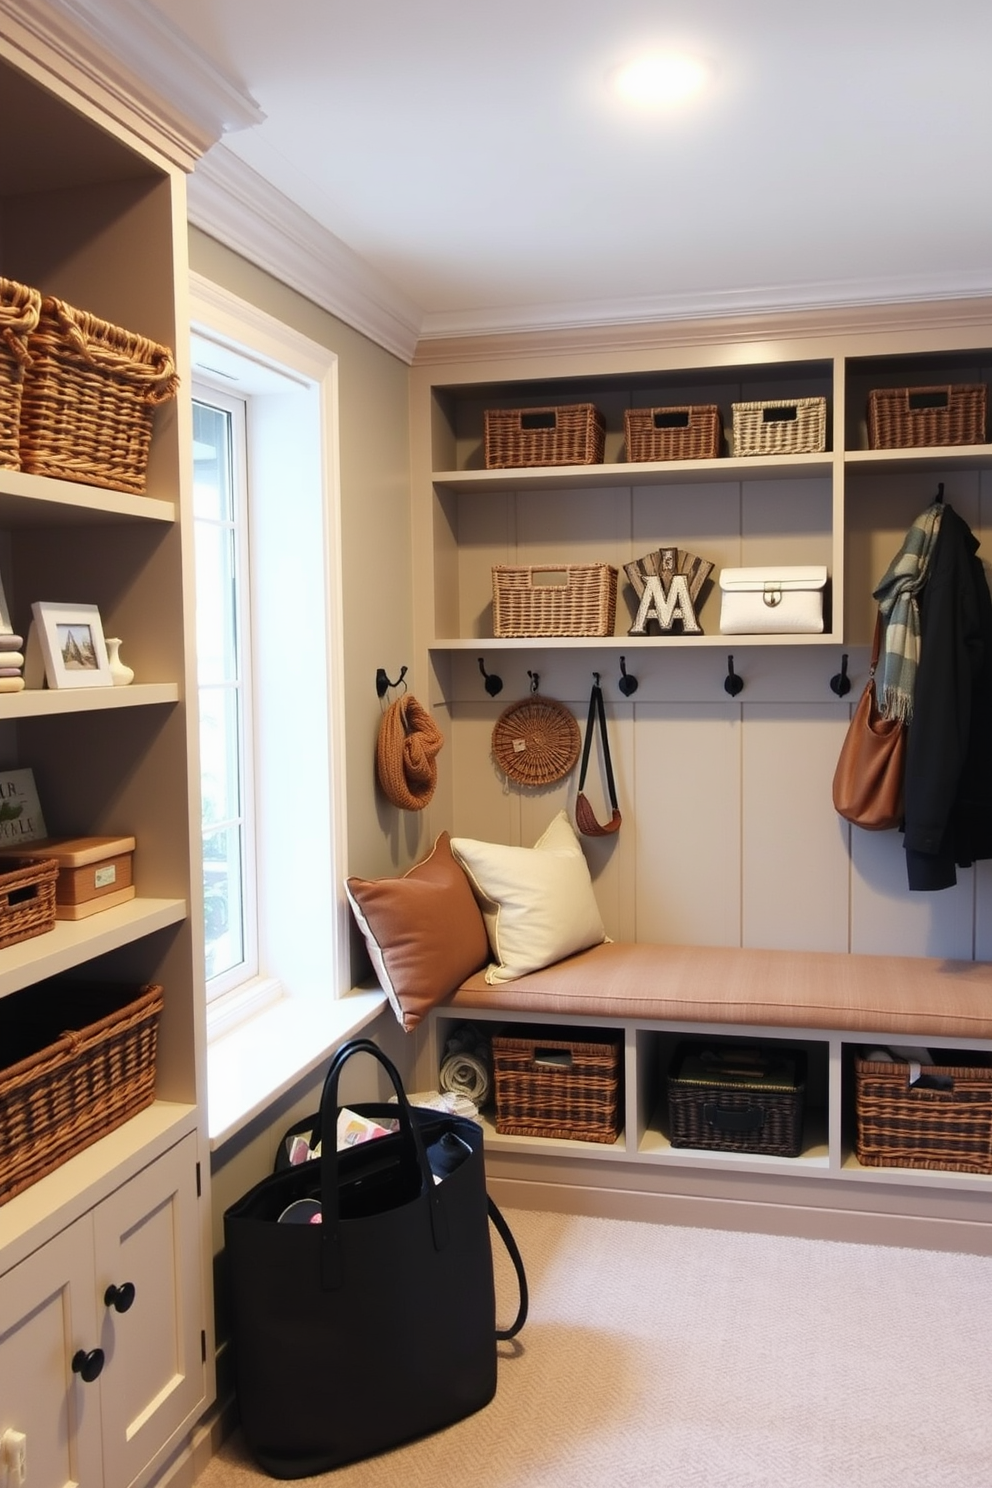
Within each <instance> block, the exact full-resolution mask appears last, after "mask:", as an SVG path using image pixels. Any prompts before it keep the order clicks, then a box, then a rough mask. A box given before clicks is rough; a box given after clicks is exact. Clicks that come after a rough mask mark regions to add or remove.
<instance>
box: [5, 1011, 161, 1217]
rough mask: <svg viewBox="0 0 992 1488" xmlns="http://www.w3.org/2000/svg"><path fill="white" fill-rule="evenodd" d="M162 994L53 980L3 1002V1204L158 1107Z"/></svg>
mask: <svg viewBox="0 0 992 1488" xmlns="http://www.w3.org/2000/svg"><path fill="white" fill-rule="evenodd" d="M162 1002H163V998H162V988H161V987H157V986H148V987H143V988H140V989H135V988H134V987H133V986H132V987H130V988H121V987H114V986H108V985H106V984H94V983H86V982H81V983H74V982H59V983H44V982H39V983H37V984H36V985H35V986H33V987H25V988H23V989H22V990H21V991H19V992H14V993H12V994H11V995H10V996H9V997H5V998H3V999H2V1000H0V1051H2V1052H0V1057H2V1058H4V1059H6V1060H9V1059H10V1057H11V1055H13V1058H14V1061H15V1062H13V1063H8V1064H7V1066H6V1067H5V1068H3V1069H0V1204H2V1203H6V1202H7V1200H8V1199H12V1198H13V1197H14V1195H15V1194H18V1193H20V1192H21V1191H22V1190H23V1189H25V1188H28V1187H29V1186H30V1185H31V1184H32V1183H37V1181H38V1179H39V1178H43V1177H44V1176H45V1175H46V1173H51V1172H53V1171H54V1169H55V1168H57V1167H59V1166H60V1165H61V1164H62V1163H64V1162H66V1161H67V1160H68V1159H69V1158H70V1157H74V1156H75V1155H76V1153H77V1152H81V1151H82V1150H83V1148H84V1147H89V1146H90V1145H91V1144H92V1143H93V1142H96V1141H97V1140H98V1139H99V1138H100V1137H102V1136H105V1135H106V1133H107V1132H110V1131H113V1130H114V1128H115V1127H118V1126H121V1125H123V1123H124V1122H125V1121H127V1120H129V1119H130V1118H131V1117H132V1116H134V1115H135V1114H136V1113H137V1112H138V1111H140V1110H142V1109H143V1108H144V1107H145V1106H148V1105H150V1104H151V1102H152V1100H153V1099H154V1096H155V1050H156V1044H157V1035H158V1019H159V1013H160V1012H161V1009H162Z"/></svg>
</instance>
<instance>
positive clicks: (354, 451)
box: [190, 229, 425, 1397]
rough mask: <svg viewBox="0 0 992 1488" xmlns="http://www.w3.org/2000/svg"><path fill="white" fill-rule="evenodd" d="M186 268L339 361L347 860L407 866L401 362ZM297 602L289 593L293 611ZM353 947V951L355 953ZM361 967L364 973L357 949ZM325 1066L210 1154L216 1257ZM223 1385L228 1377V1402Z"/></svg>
mask: <svg viewBox="0 0 992 1488" xmlns="http://www.w3.org/2000/svg"><path fill="white" fill-rule="evenodd" d="M190 266H191V268H192V269H193V271H194V272H195V273H198V274H201V275H203V276H204V277H205V278H206V279H209V280H210V281H212V282H213V283H215V284H218V285H220V286H221V287H222V288H224V289H226V290H227V291H229V292H230V293H231V294H234V295H237V296H238V297H239V298H240V299H243V300H245V301H246V302H247V303H249V304H251V305H254V306H255V307H256V308H258V309H260V310H262V311H264V312H265V313H266V314H268V315H271V316H273V317H274V318H276V319H277V320H279V321H280V322H282V323H283V324H284V325H287V326H289V327H291V328H292V329H293V330H295V331H297V332H299V334H300V335H303V336H307V337H308V338H309V339H310V340H312V341H315V342H317V343H318V344H319V345H321V346H326V347H327V348H328V349H329V350H331V351H333V352H334V353H335V354H336V356H337V357H338V393H339V425H340V468H341V526H342V545H343V553H342V563H341V570H342V575H343V611H344V668H345V675H344V689H343V695H344V708H345V729H346V760H345V768H346V770H347V782H348V862H347V867H348V869H349V870H350V871H352V872H355V873H360V874H363V875H366V876H372V875H375V874H386V873H391V872H394V871H396V870H397V869H403V868H405V867H406V866H408V864H409V862H410V861H412V860H413V858H414V856H415V855H416V853H417V852H418V850H419V847H420V839H421V837H422V836H423V834H424V831H425V825H424V824H423V823H420V822H413V823H410V824H409V825H408V824H406V823H402V824H401V825H400V826H399V827H396V826H395V825H394V822H393V820H392V819H393V818H395V817H397V816H398V815H399V813H397V812H395V811H394V810H393V809H392V808H389V807H387V806H385V805H384V804H383V802H382V799H381V797H379V796H378V793H377V790H376V786H375V775H374V749H375V738H376V732H377V730H378V725H379V719H380V716H381V707H380V702H379V699H378V697H377V696H376V690H375V673H376V668H377V667H379V666H383V667H385V668H386V670H387V672H388V674H389V675H390V676H396V675H397V674H398V672H399V670H400V667H402V666H404V665H406V666H408V667H410V673H409V681H410V690H411V691H414V690H415V688H416V686H417V678H416V677H415V675H414V668H413V662H414V657H413V654H412V645H411V640H410V636H411V629H412V620H411V608H412V598H411V574H412V565H411V559H410V453H409V416H408V370H407V368H406V366H405V365H404V364H403V363H402V362H400V361H399V360H397V358H396V357H394V356H392V355H390V353H389V352H386V351H384V350H382V348H381V347H379V346H376V345H375V344H374V343H373V342H371V341H369V340H368V339H367V338H366V337H364V336H362V335H360V334H359V333H358V332H356V331H354V330H352V329H351V328H350V327H349V326H347V325H345V324H344V323H343V322H342V321H340V320H338V319H336V317H334V316H333V315H329V314H328V313H327V312H326V311H324V310H321V309H320V308H319V307H318V306H316V305H314V304H313V303H312V302H311V301H309V300H307V299H305V298H304V297H303V296H302V295H300V294H297V293H296V292H295V291H294V290H291V289H288V288H287V287H286V286H285V285H283V284H280V283H279V282H278V281H277V280H275V279H274V278H272V276H271V275H269V274H267V273H265V272H263V271H262V270H260V269H257V268H255V267H254V266H253V265H251V264H249V263H247V262H246V261H245V260H244V259H242V258H240V257H239V256H238V255H236V254H234V253H232V252H231V251H230V250H229V249H227V248H225V247H224V246H223V245H222V244H220V243H217V242H216V241H214V240H213V239H211V238H208V237H207V236H205V235H204V234H203V233H201V232H199V231H197V230H196V229H191V231H190ZM291 602H292V596H291V595H287V610H289V608H290V606H291ZM356 950H357V948H356ZM356 971H357V972H363V971H364V966H363V965H362V963H361V962H360V960H359V959H358V956H357V954H356ZM368 1032H369V1033H370V1034H371V1036H372V1037H374V1038H376V1039H377V1041H378V1042H380V1043H381V1044H382V1045H383V1046H384V1047H385V1048H386V1050H387V1052H389V1053H390V1055H391V1056H392V1057H393V1058H394V1059H396V1060H397V1062H399V1063H400V1065H401V1067H403V1068H404V1074H406V1065H407V1061H408V1060H409V1059H410V1058H411V1057H412V1053H413V1048H412V1040H410V1041H407V1040H406V1039H405V1035H403V1033H402V1031H401V1030H400V1028H399V1025H398V1024H397V1023H396V1021H395V1019H394V1018H393V1016H392V1014H388V1015H386V1016H383V1017H381V1018H380V1019H379V1020H377V1022H376V1023H375V1024H373V1025H372V1027H371V1028H370V1029H369V1030H368ZM362 1065H363V1066H364V1067H362V1066H359V1065H356V1067H355V1069H354V1071H353V1072H352V1071H349V1074H350V1075H351V1078H350V1079H346V1083H345V1087H344V1090H343V1095H344V1098H345V1099H348V1100H361V1099H366V1100H367V1099H376V1098H378V1091H377V1090H376V1089H373V1088H372V1087H373V1085H374V1083H375V1071H374V1069H373V1067H372V1065H371V1062H370V1061H363V1062H362ZM323 1074H324V1070H323V1068H321V1069H319V1070H318V1071H316V1072H315V1073H314V1074H312V1075H310V1076H307V1077H306V1078H304V1079H302V1080H301V1081H300V1082H299V1084H298V1085H297V1086H296V1087H295V1088H294V1089H293V1090H291V1091H289V1092H288V1093H287V1094H286V1095H285V1096H283V1097H282V1098H281V1099H280V1100H279V1101H278V1102H277V1103H276V1104H274V1105H273V1107H272V1108H271V1110H270V1111H268V1112H267V1113H266V1114H265V1115H264V1116H262V1117H260V1118H258V1119H256V1120H255V1121H254V1122H253V1123H252V1124H251V1126H250V1127H248V1128H247V1129H246V1130H244V1131H243V1132H241V1133H240V1134H239V1135H238V1136H237V1137H236V1138H234V1139H232V1140H231V1141H230V1142H228V1143H226V1144H225V1145H224V1147H223V1148H221V1149H220V1150H218V1151H217V1152H215V1153H214V1155H213V1161H212V1165H211V1167H212V1178H211V1182H212V1208H213V1221H214V1226H213V1227H214V1254H215V1256H217V1257H220V1255H221V1253H222V1250H223V1213H224V1210H225V1209H226V1208H227V1207H228V1206H229V1205H230V1204H231V1203H233V1202H234V1200H235V1199H237V1198H238V1197H239V1196H240V1195H241V1194H242V1193H244V1192H245V1191H246V1190H247V1189H248V1188H250V1187H251V1186H252V1185H253V1184H254V1183H256V1182H257V1181H258V1180H259V1179H260V1178H261V1177H263V1176H264V1175H265V1174H266V1173H268V1172H269V1171H271V1168H272V1164H273V1161H274V1158H275V1153H276V1148H277V1146H278V1142H279V1139H280V1137H281V1135H282V1133H283V1132H284V1131H285V1130H286V1128H287V1127H288V1126H289V1125H291V1124H292V1123H293V1122H294V1121H295V1120H297V1119H298V1118H299V1117H301V1116H303V1115H306V1114H309V1113H310V1112H312V1111H313V1110H314V1109H315V1108H316V1106H317V1105H318V1103H319V1100H320V1089H321V1084H322V1081H323ZM217 1295H218V1339H219V1340H220V1341H221V1343H222V1342H223V1340H224V1338H225V1337H226V1333H227V1330H226V1327H225V1324H224V1309H223V1295H224V1287H223V1277H222V1275H220V1276H218V1289H217ZM223 1392H224V1385H223V1379H222V1382H221V1395H222V1397H223Z"/></svg>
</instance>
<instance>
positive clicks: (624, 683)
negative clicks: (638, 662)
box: [617, 656, 637, 697]
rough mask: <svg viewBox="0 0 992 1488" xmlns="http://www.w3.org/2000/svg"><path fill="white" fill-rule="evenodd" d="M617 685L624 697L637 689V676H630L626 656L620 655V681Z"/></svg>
mask: <svg viewBox="0 0 992 1488" xmlns="http://www.w3.org/2000/svg"><path fill="white" fill-rule="evenodd" d="M617 686H618V687H619V689H620V691H621V692H622V693H623V695H624V697H630V695H631V693H634V692H636V691H637V678H636V677H632V676H631V675H630V673H629V672H628V671H627V658H626V656H621V658H620V681H619V682H618V683H617Z"/></svg>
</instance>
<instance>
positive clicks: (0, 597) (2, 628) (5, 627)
mask: <svg viewBox="0 0 992 1488" xmlns="http://www.w3.org/2000/svg"><path fill="white" fill-rule="evenodd" d="M13 633H14V627H13V626H12V625H11V623H10V606H9V605H8V604H7V595H6V593H5V592H4V587H3V579H2V578H0V637H2V636H5V635H13ZM3 649H4V647H3V645H2V642H0V651H2V650H3Z"/></svg>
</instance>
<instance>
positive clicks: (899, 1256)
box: [198, 1211, 992, 1488]
mask: <svg viewBox="0 0 992 1488" xmlns="http://www.w3.org/2000/svg"><path fill="white" fill-rule="evenodd" d="M507 1218H508V1219H509V1220H510V1222H511V1225H512V1227H513V1230H514V1233H515V1234H516V1236H517V1238H518V1241H519V1243H520V1248H521V1250H522V1252H523V1255H524V1259H525V1262H526V1265H527V1271H528V1278H529V1281H530V1286H531V1312H530V1318H529V1320H528V1322H527V1325H526V1327H525V1328H524V1331H523V1333H522V1334H521V1335H520V1337H519V1338H518V1339H517V1340H516V1342H515V1343H511V1344H502V1345H500V1366H499V1388H498V1391H497V1395H496V1399H495V1400H494V1401H493V1402H492V1404H491V1405H489V1406H487V1407H486V1409H485V1410H483V1411H480V1412H479V1413H478V1414H477V1415H475V1416H473V1417H471V1418H469V1419H468V1420H466V1421H462V1422H459V1423H458V1424H457V1425H455V1426H452V1427H450V1428H449V1429H448V1430H446V1431H444V1432H441V1433H439V1434H438V1435H436V1436H433V1437H430V1438H427V1439H425V1440H422V1441H419V1442H415V1443H413V1444H411V1445H409V1446H406V1447H403V1448H400V1449H399V1450H397V1451H394V1452H392V1453H389V1454H388V1455H385V1456H382V1457H379V1458H376V1459H373V1460H371V1461H368V1462H363V1463H358V1464H355V1465H353V1466H350V1467H345V1468H340V1469H339V1470H338V1471H336V1472H334V1473H329V1474H326V1475H324V1476H323V1477H320V1478H313V1479H310V1480H309V1481H310V1482H311V1483H320V1484H325V1485H327V1488H392V1485H394V1484H396V1485H400V1488H448V1485H451V1488H559V1485H560V1488H645V1485H650V1488H668V1485H671V1488H676V1485H677V1488H772V1485H774V1488H785V1485H789V1488H989V1485H992V1327H990V1324H992V1259H985V1258H980V1257H975V1256H967V1255H948V1254H937V1253H931V1252H926V1251H916V1250H894V1249H888V1248H882V1247H876V1246H867V1245H844V1244H836V1243H826V1242H819V1241H811V1240H789V1239H777V1238H772V1237H768V1236H762V1235H737V1234H728V1233H723V1232H718V1231H714V1230H690V1229H678V1228H674V1227H668V1226H659V1225H651V1224H640V1223H632V1222H629V1221H618V1220H605V1219H586V1218H574V1217H569V1216H559V1215H552V1214H532V1213H524V1212H520V1211H510V1212H508V1213H507ZM497 1278H498V1283H499V1295H500V1298H501V1305H500V1311H501V1315H503V1316H504V1317H507V1318H508V1317H509V1315H510V1311H511V1300H512V1299H511V1296H510V1281H509V1274H508V1272H507V1271H506V1270H505V1269H504V1266H503V1265H502V1264H500V1265H498V1268H497ZM380 1383H381V1384H383V1385H386V1386H387V1387H388V1381H385V1380H384V1381H382V1382H380ZM315 1409H319V1404H318V1403H317V1402H315ZM271 1481H272V1480H271V1479H269V1478H267V1477H266V1476H265V1474H263V1473H262V1472H261V1471H260V1470H259V1469H258V1468H256V1467H254V1466H253V1465H252V1463H251V1461H250V1459H249V1458H248V1456H247V1454H246V1452H245V1449H244V1447H243V1445H242V1443H241V1440H240V1436H239V1435H235V1436H234V1437H232V1438H231V1439H230V1440H229V1441H228V1442H226V1443H225V1445H224V1447H223V1448H222V1450H221V1452H220V1454H219V1456H218V1457H216V1458H215V1459H214V1460H213V1461H212V1462H211V1463H210V1465H209V1466H208V1468H207V1469H206V1471H205V1472H204V1473H203V1474H201V1476H200V1478H199V1480H198V1488H255V1485H258V1484H260V1483H268V1482H271Z"/></svg>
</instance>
